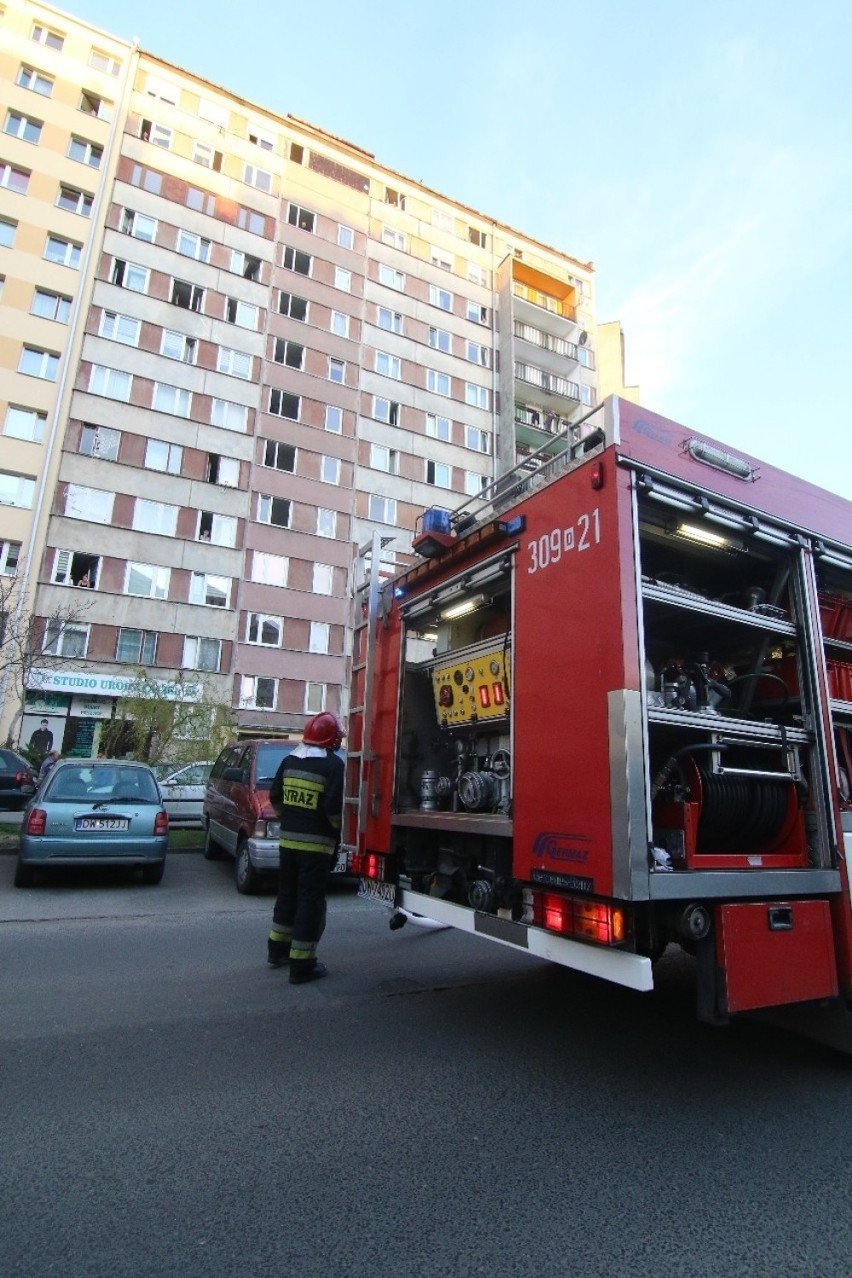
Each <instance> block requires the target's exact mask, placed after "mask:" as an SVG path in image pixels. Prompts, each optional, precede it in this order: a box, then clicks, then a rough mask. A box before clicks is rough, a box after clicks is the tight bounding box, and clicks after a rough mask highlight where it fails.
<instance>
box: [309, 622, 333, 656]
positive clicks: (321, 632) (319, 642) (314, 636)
mask: <svg viewBox="0 0 852 1278" xmlns="http://www.w3.org/2000/svg"><path fill="white" fill-rule="evenodd" d="M330 638H331V626H330V625H329V624H328V622H327V621H312V622H311V630H310V638H309V639H308V652H328V645H329V640H330Z"/></svg>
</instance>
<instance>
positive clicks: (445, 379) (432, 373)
mask: <svg viewBox="0 0 852 1278" xmlns="http://www.w3.org/2000/svg"><path fill="white" fill-rule="evenodd" d="M426 389H427V390H430V391H434V393H435V394H436V395H449V394H450V390H451V378H450V375H449V373H439V372H438V371H437V369H434V368H427V369H426Z"/></svg>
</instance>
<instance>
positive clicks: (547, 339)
mask: <svg viewBox="0 0 852 1278" xmlns="http://www.w3.org/2000/svg"><path fill="white" fill-rule="evenodd" d="M514 327H515V337H519V338H520V339H521V341H523V342H531V343H532V345H533V346H540V347H541V348H542V349H543V350H546V351H553V353H554V355H564V356H565V358H566V359H573V360H576V359H579V355H578V353H577V343H576V342H569V341H568V339H567V338H565V337H554V336H553V334H552V333H543V332H542V331H541V329H540V328H536V327H535V325H534V324H524V322H523V321H522V320H516V321H515V326H514Z"/></svg>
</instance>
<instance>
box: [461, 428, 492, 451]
mask: <svg viewBox="0 0 852 1278" xmlns="http://www.w3.org/2000/svg"><path fill="white" fill-rule="evenodd" d="M464 442H465V447H466V448H473V449H474V450H475V451H476V452H477V453H490V452H491V436H490V435H489V434H488V431H487V430H479V428H478V427H476V426H466V427H465V436H464Z"/></svg>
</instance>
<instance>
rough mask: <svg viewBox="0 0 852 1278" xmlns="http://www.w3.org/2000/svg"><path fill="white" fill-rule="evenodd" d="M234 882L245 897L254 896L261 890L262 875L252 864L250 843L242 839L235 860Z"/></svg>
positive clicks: (238, 844)
mask: <svg viewBox="0 0 852 1278" xmlns="http://www.w3.org/2000/svg"><path fill="white" fill-rule="evenodd" d="M234 881H235V883H236V885H237V891H238V892H239V893H241V894H242V895H243V896H254V894H255V893H256V892H258V891H259V890H260V875H259V874H258V872H257V870H256V869H255V868H254V866H253V865H252V863H251V859H250V857H249V850H248V843H246V841H245V839H244V838H240V840H239V842H238V843H237V855H236V857H235V859H234Z"/></svg>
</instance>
